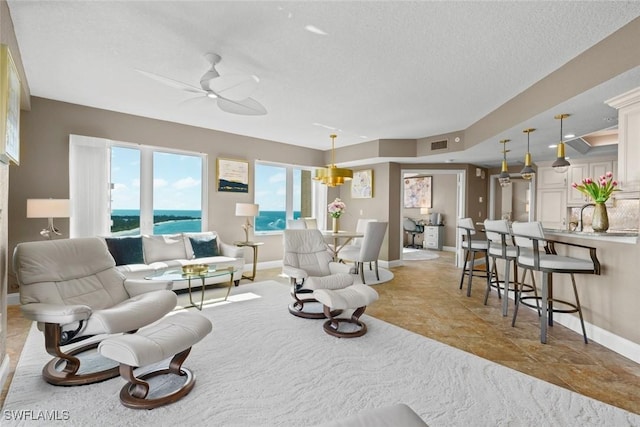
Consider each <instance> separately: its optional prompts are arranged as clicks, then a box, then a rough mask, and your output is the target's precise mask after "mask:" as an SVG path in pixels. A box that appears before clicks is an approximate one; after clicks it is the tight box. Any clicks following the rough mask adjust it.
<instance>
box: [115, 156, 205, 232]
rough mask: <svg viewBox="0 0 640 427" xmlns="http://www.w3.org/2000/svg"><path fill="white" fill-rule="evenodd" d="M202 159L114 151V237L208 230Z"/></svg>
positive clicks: (200, 157)
mask: <svg viewBox="0 0 640 427" xmlns="http://www.w3.org/2000/svg"><path fill="white" fill-rule="evenodd" d="M202 160H203V156H202V155H199V154H198V155H192V154H185V153H174V152H167V151H159V150H158V149H155V148H153V147H141V148H130V147H125V146H112V147H111V234H113V235H131V234H140V233H142V234H171V233H181V232H191V231H201V230H202V205H203V204H202V198H203V197H202V194H203V188H202V182H203V179H202V177H203V172H202V169H203V167H202V164H203V161H202Z"/></svg>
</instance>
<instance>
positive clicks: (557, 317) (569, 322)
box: [509, 292, 640, 363]
mask: <svg viewBox="0 0 640 427" xmlns="http://www.w3.org/2000/svg"><path fill="white" fill-rule="evenodd" d="M509 299H511V300H513V292H509ZM520 308H527V309H529V310H532V311H535V308H532V307H528V306H526V305H523V304H521V305H520ZM553 322H554V323H558V324H560V325H562V326H564V327H566V328H569V329H571V330H572V331H574V332H576V333H578V334H580V335H582V327H581V326H580V318H579V317H578V316H577V315H575V316H574V315H571V314H568V313H554V314H553ZM584 328H585V330H586V331H587V339H588V340H589V341H595V342H597V343H598V344H600V345H602V346H604V347H606V348H608V349H609V350H611V351H615V352H616V353H618V354H620V355H622V356H624V357H626V358H628V359H631V360H633V361H634V362H636V363H640V344H637V343H634V342H633V341H629V340H628V339H626V338H622V337H619V336H618V335H616V334H614V333H612V332H609V331H607V330H605V329H602V328H601V327H599V326H596V325H592V324H591V323H589V322H587V321H585V322H584Z"/></svg>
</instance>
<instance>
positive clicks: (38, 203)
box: [27, 199, 69, 218]
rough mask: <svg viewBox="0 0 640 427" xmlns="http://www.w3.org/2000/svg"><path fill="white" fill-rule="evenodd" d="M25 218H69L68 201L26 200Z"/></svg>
mask: <svg viewBox="0 0 640 427" xmlns="http://www.w3.org/2000/svg"><path fill="white" fill-rule="evenodd" d="M27 218H69V199H27Z"/></svg>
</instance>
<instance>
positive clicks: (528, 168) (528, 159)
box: [520, 129, 536, 180]
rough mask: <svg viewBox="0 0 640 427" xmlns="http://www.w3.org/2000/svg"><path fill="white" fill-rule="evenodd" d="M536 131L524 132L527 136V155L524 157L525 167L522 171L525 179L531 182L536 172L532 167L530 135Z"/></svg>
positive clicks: (527, 130) (528, 130)
mask: <svg viewBox="0 0 640 427" xmlns="http://www.w3.org/2000/svg"><path fill="white" fill-rule="evenodd" d="M534 130H535V129H525V130H523V132H525V133H526V134H527V154H525V156H524V167H523V168H522V170H521V171H520V175H522V178H523V179H526V180H530V179H531V178H533V176H534V175H535V174H536V171H535V170H534V169H533V167H532V166H531V153H530V152H529V135H530V134H531V132H533V131H534Z"/></svg>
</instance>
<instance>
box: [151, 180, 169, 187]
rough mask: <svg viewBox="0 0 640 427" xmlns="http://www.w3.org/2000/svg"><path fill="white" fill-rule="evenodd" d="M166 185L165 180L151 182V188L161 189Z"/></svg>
mask: <svg viewBox="0 0 640 427" xmlns="http://www.w3.org/2000/svg"><path fill="white" fill-rule="evenodd" d="M167 185H168V182H167V180H166V179H162V178H157V179H154V180H153V188H162V187H166V186H167Z"/></svg>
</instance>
